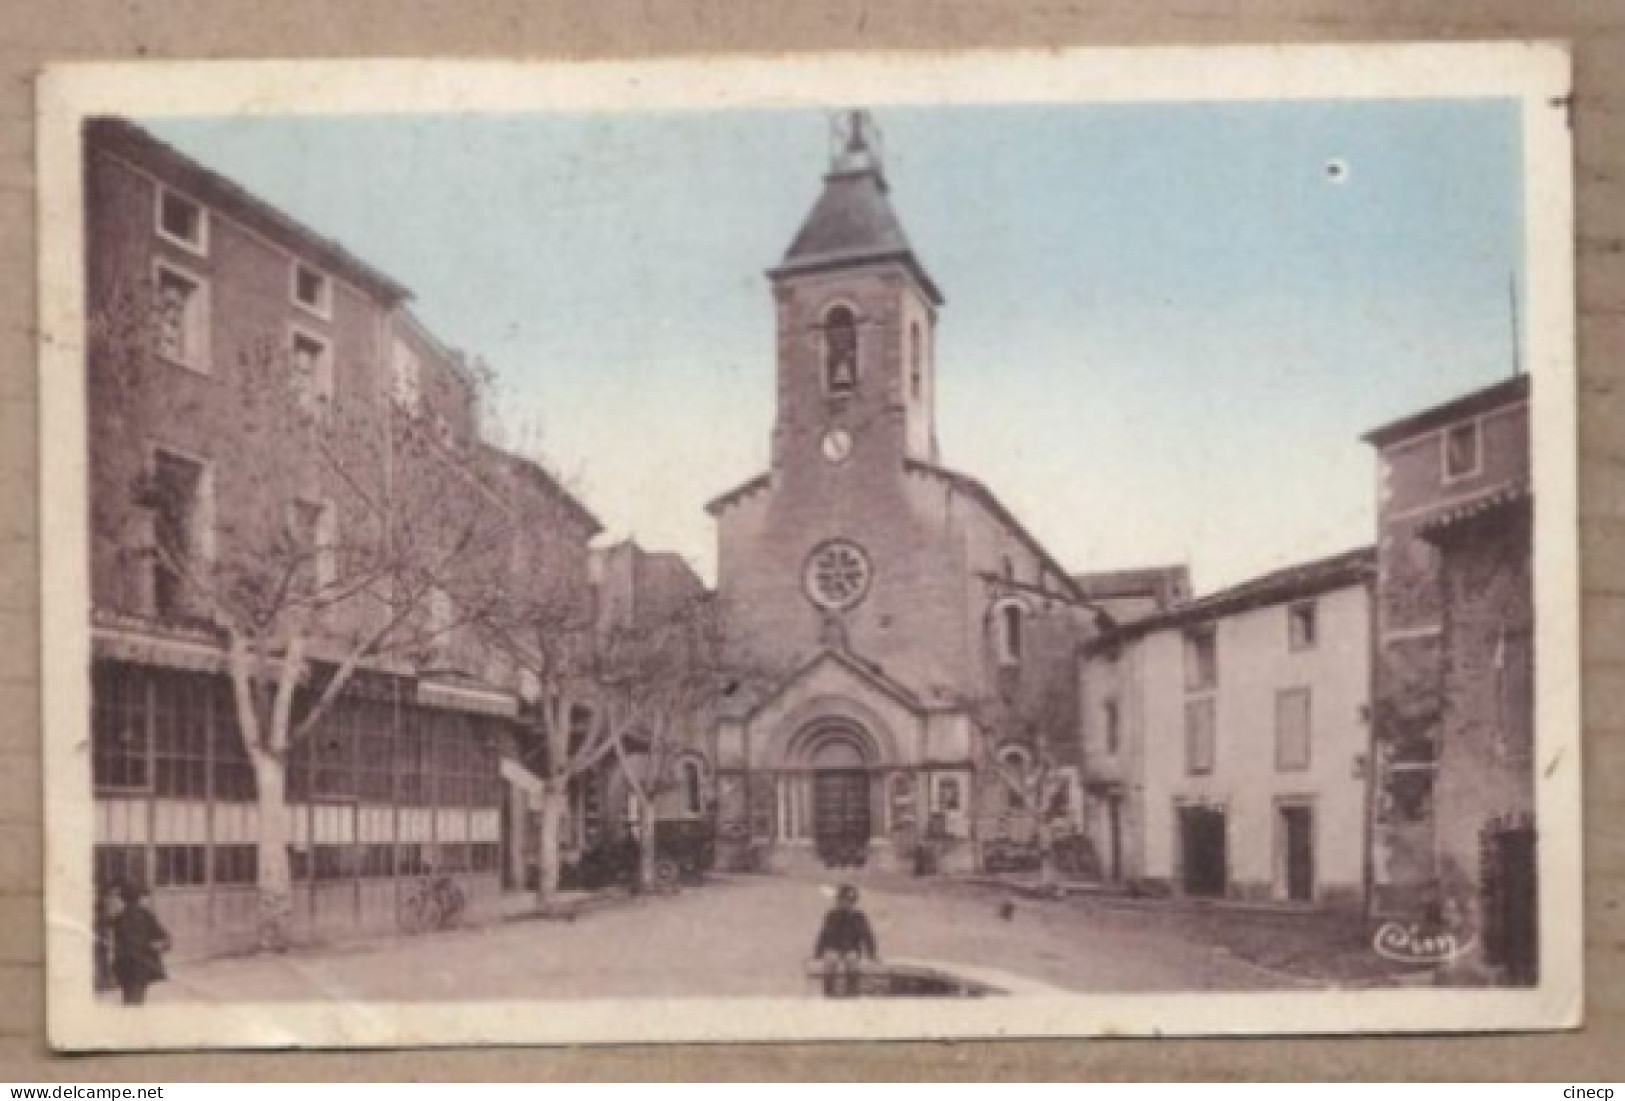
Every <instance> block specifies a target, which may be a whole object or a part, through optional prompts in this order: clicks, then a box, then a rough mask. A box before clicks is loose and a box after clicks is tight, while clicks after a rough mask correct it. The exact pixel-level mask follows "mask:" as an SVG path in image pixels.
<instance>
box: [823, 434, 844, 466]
mask: <svg viewBox="0 0 1625 1101" xmlns="http://www.w3.org/2000/svg"><path fill="white" fill-rule="evenodd" d="M820 447H821V448H822V450H823V452H824V458H826V459H828V460H829V461H830V462H832V463H839V462H845V461H846V457H847V456H848V455H850V454H852V434H851V433H850V432H848V431H847V430H846V429H844V428H832V429H830V430H829V431H828V432H826V433H824V441H823V443H822V444H821V445H820Z"/></svg>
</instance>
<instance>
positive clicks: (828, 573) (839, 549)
mask: <svg viewBox="0 0 1625 1101" xmlns="http://www.w3.org/2000/svg"><path fill="white" fill-rule="evenodd" d="M869 578H870V568H869V559H868V557H867V556H866V555H865V554H864V553H863V550H862V548H860V547H858V546H857V545H856V544H855V543H848V542H845V541H843V540H835V541H833V542H829V543H824V544H823V545H821V546H819V547H818V548H817V549H816V550H814V551H813V552H812V556H811V557H809V558H808V559H807V574H806V579H805V580H806V586H807V597H808V599H810V600H811V601H812V602H813V603H814V604H817V605H818V606H819V607H820V608H829V609H831V610H834V611H840V610H842V609H845V608H850V607H852V606H853V605H854V604H856V603H857V602H858V601H860V600H862V599H863V597H864V594H865V593H867V592H868V591H869Z"/></svg>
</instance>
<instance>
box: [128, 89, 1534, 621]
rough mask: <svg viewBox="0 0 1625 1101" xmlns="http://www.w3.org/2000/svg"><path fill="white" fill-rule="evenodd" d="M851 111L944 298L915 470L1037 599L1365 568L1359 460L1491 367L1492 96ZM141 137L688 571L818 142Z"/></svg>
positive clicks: (217, 123)
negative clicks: (1075, 578) (942, 480)
mask: <svg viewBox="0 0 1625 1101" xmlns="http://www.w3.org/2000/svg"><path fill="white" fill-rule="evenodd" d="M875 115H876V119H877V121H878V123H879V125H880V127H881V129H882V131H883V133H884V140H885V155H886V164H887V173H888V177H889V179H890V181H891V184H892V198H893V201H894V203H895V205H896V207H897V210H898V213H899V215H900V217H901V219H902V221H903V224H904V226H905V228H906V229H907V231H908V233H909V235H910V237H911V239H912V241H913V243H914V246H915V249H916V251H917V252H918V253H919V255H920V257H921V259H922V260H923V261H924V263H925V265H926V266H927V268H928V269H929V270H930V271H931V272H932V274H933V275H934V276H935V277H936V279H937V282H938V283H939V284H940V285H941V287H942V289H943V292H944V293H945V295H946V296H947V299H948V302H947V306H946V307H945V309H944V311H943V315H942V323H941V329H940V332H939V339H938V356H939V383H938V394H939V402H940V404H939V409H938V415H939V424H938V434H939V438H940V441H941V444H942V450H943V459H944V461H945V463H946V464H947V465H949V466H952V467H955V468H957V469H960V470H964V471H966V472H967V473H971V474H974V475H975V476H977V477H979V478H981V479H983V480H984V481H986V482H987V483H988V484H989V485H990V486H991V487H992V488H993V489H994V490H995V491H996V492H997V493H999V494H1000V496H1001V497H1003V499H1004V500H1005V502H1006V504H1007V505H1009V506H1010V507H1011V509H1012V510H1013V511H1015V512H1016V514H1017V515H1018V516H1020V517H1021V518H1022V520H1023V521H1024V522H1025V523H1026V524H1027V526H1028V527H1029V528H1030V529H1031V530H1032V531H1033V532H1034V533H1035V534H1036V535H1037V536H1038V537H1039V538H1040V539H1042V540H1044V541H1045V542H1046V544H1047V545H1048V546H1049V548H1050V550H1051V551H1052V552H1053V553H1054V554H1055V555H1056V556H1057V557H1058V558H1059V559H1060V560H1061V561H1062V562H1063V563H1065V564H1066V565H1067V566H1068V567H1069V568H1071V569H1073V570H1076V571H1085V570H1095V569H1110V568H1118V567H1124V566H1131V565H1136V564H1146V563H1162V562H1177V561H1184V562H1189V563H1190V564H1191V566H1192V568H1193V570H1194V573H1195V581H1196V585H1197V587H1198V589H1199V590H1207V589H1211V588H1213V587H1214V586H1217V585H1221V584H1226V583H1229V582H1232V581H1236V580H1239V579H1241V578H1243V577H1246V576H1248V575H1251V574H1253V573H1257V572H1260V571H1263V570H1266V569H1269V568H1272V567H1274V566H1276V565H1280V564H1284V563H1285V562H1289V561H1292V560H1295V559H1299V558H1304V557H1310V556H1314V555H1318V554H1323V553H1331V552H1335V551H1338V550H1342V549H1346V548H1348V547H1351V546H1355V545H1358V544H1360V543H1362V542H1369V541H1370V540H1371V539H1372V537H1373V530H1372V515H1373V504H1374V474H1373V465H1372V458H1371V454H1370V451H1369V449H1368V448H1367V447H1366V446H1365V445H1364V444H1362V443H1360V441H1359V435H1360V433H1362V432H1364V431H1365V430H1367V429H1369V428H1372V427H1374V426H1376V425H1377V424H1380V423H1382V422H1384V421H1386V420H1390V419H1393V418H1394V417H1397V416H1400V415H1403V414H1405V413H1407V412H1409V411H1412V410H1414V409H1417V408H1420V407H1422V406H1425V405H1429V404H1432V403H1435V402H1438V401H1442V400H1445V399H1448V398H1450V397H1452V396H1454V395H1456V394H1458V393H1461V392H1464V391H1466V390H1469V389H1474V388H1477V387H1479V386H1483V385H1487V384H1488V383H1491V382H1493V381H1495V380H1497V379H1499V378H1502V377H1504V376H1505V375H1506V374H1507V373H1508V372H1509V371H1510V369H1511V365H1512V360H1513V355H1512V349H1511V340H1512V337H1511V332H1512V324H1511V316H1510V315H1511V307H1510V304H1509V283H1510V280H1511V279H1512V278H1513V276H1514V274H1515V273H1516V274H1517V278H1518V280H1519V283H1520V285H1521V283H1522V274H1521V272H1522V264H1523V246H1522V210H1521V202H1522V195H1521V186H1520V180H1521V156H1522V154H1521V148H1520V139H1519V127H1518V113H1517V104H1516V103H1515V102H1514V101H1510V100H1509V101H1462V100H1455V101H1450V100H1434V101H1407V102H1355V101H1344V102H1339V103H1332V102H1326V103H1277V104H1242V103H1232V104H1188V105H1146V104H1137V105H1114V106H1073V105H1065V106H1060V105H1040V106H988V107H971V108H966V107H951V108H918V107H883V108H879V109H877V110H876V111H875ZM149 125H150V126H151V128H152V129H153V130H154V131H155V132H156V133H157V134H159V136H161V137H163V138H165V139H166V140H168V141H171V142H173V143H174V144H175V145H177V146H178V147H179V148H181V149H182V150H184V151H185V152H187V153H189V154H191V155H193V156H194V157H196V158H197V159H199V160H200V161H202V162H203V163H205V164H207V165H209V166H210V167H213V168H215V169H217V170H219V171H221V172H223V173H224V174H226V175H227V176H230V177H232V178H233V179H235V180H237V181H238V182H240V183H241V184H243V185H244V186H246V187H248V188H249V189H251V190H253V191H255V192H257V193H258V194H260V195H261V196H263V197H264V198H266V199H268V200H269V201H270V202H272V203H274V204H276V205H277V206H279V207H282V208H283V209H285V210H286V211H288V212H289V213H291V214H292V215H294V216H295V217H297V218H299V219H301V220H302V221H304V222H306V223H307V224H309V225H311V226H312V227H314V228H315V229H317V230H318V231H319V232H321V233H323V234H325V235H327V236H330V237H335V238H337V239H339V240H340V241H342V242H343V243H344V244H345V245H346V246H347V247H349V248H350V249H351V250H352V251H354V252H356V253H357V254H359V255H360V256H362V257H364V258H366V259H367V260H369V261H371V262H372V263H374V264H376V265H378V266H379V267H381V268H383V269H384V270H386V271H388V272H390V273H391V274H392V275H394V276H395V277H397V278H398V279H400V280H401V281H402V282H404V283H406V284H407V285H408V286H410V287H411V288H412V289H413V291H414V292H415V294H416V297H417V301H416V305H415V309H416V311H417V312H418V314H419V315H420V316H421V317H422V318H423V319H424V320H425V321H426V322H427V323H428V324H429V325H430V327H431V328H433V329H434V330H435V331H436V332H437V333H438V334H439V335H440V336H441V337H442V338H444V339H445V340H446V341H447V342H448V343H451V344H453V345H455V346H458V347H461V348H463V349H465V350H466V351H468V352H469V353H470V354H475V355H479V356H482V357H484V358H485V359H486V360H487V361H488V362H489V363H490V364H491V365H492V366H493V367H494V368H495V369H496V370H497V372H498V374H499V376H500V378H501V380H502V382H501V389H500V396H501V412H502V416H503V419H504V420H505V421H506V422H507V423H508V424H509V425H510V426H513V427H515V428H517V427H520V426H524V427H526V428H527V429H528V433H529V438H531V440H532V441H533V442H534V443H536V444H537V445H538V446H539V449H540V451H541V452H542V453H543V455H544V456H545V457H546V459H547V460H548V461H549V462H550V463H551V464H552V465H553V466H554V467H555V468H557V469H558V470H560V471H561V472H562V473H563V474H564V475H565V476H566V478H568V479H571V480H572V482H573V484H574V485H575V486H576V487H577V489H578V492H580V494H581V495H582V497H583V499H584V500H585V501H586V503H587V504H588V506H589V507H591V508H592V509H593V510H594V511H595V512H596V513H597V514H598V515H599V516H600V517H601V518H602V519H603V520H604V521H605V523H606V524H607V525H608V526H609V528H610V531H611V533H612V534H613V535H616V536H619V535H623V534H633V535H636V536H637V537H638V538H639V539H640V540H641V541H642V542H643V543H644V544H645V545H646V546H650V547H654V548H669V549H675V550H678V551H680V552H681V553H683V554H685V555H687V556H688V557H690V559H691V560H693V561H694V562H695V564H696V565H697V566H698V567H699V568H700V569H701V571H702V572H703V573H705V574H706V575H707V576H709V575H710V572H711V568H712V567H711V564H712V561H713V558H714V553H715V548H714V533H713V529H712V525H711V521H710V518H709V517H708V516H707V515H706V514H705V512H704V511H703V505H704V503H705V502H706V501H707V500H709V499H710V498H711V497H713V496H715V495H716V494H718V493H720V492H722V491H723V490H725V489H728V488H729V487H731V486H732V485H734V484H735V483H737V482H739V481H741V480H743V479H744V478H747V477H749V476H751V475H752V474H754V473H756V472H758V471H759V470H761V469H763V468H764V466H765V464H766V461H767V444H768V431H769V428H770V426H771V422H772V401H773V354H774V353H773V342H772V333H773V318H772V306H771V299H770V297H769V294H768V288H767V284H766V281H765V280H764V278H763V276H762V272H763V271H764V269H766V268H768V267H771V266H772V265H773V264H774V263H776V262H777V261H778V259H779V258H780V256H781V255H782V253H783V251H784V248H785V246H786V245H787V244H788V243H789V240H790V238H791V236H792V235H793V234H794V232H795V230H796V228H797V227H798V225H799V224H800V221H801V219H802V217H803V216H804V215H805V214H806V212H807V210H808V209H809V208H810V207H811V205H812V202H813V200H814V199H815V197H816V196H817V193H818V189H819V186H820V177H821V175H822V173H823V171H824V170H825V167H826V157H827V147H828V142H827V132H826V126H827V123H826V119H825V116H824V115H823V114H821V113H819V112H809V111H734V112H726V113H720V112H719V113H681V114H669V115H651V114H641V115H629V114H623V115H569V116H565V115H527V116H439V117H416V116H408V117H391V118H382V117H380V118H357V117H347V118H342V119H313V118H272V119H254V118H240V117H239V118H232V119H229V120H200V119H186V120H175V119H170V120H163V121H154V122H151V123H149ZM1333 160H1336V161H1340V162H1342V163H1343V164H1345V165H1346V166H1347V173H1346V176H1345V177H1344V179H1343V180H1342V182H1334V181H1332V180H1331V179H1329V178H1328V175H1327V173H1326V165H1327V163H1328V162H1329V161H1333Z"/></svg>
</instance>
